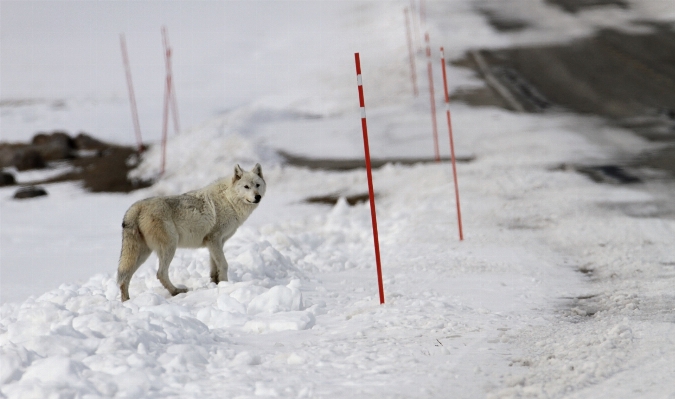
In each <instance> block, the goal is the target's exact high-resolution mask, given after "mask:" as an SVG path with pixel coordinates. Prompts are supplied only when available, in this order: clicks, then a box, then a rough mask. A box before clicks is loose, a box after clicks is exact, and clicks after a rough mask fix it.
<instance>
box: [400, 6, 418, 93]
mask: <svg viewBox="0 0 675 399" xmlns="http://www.w3.org/2000/svg"><path fill="white" fill-rule="evenodd" d="M404 13H405V30H406V34H407V37H408V58H410V80H411V81H412V87H413V94H414V95H415V97H417V95H418V94H419V92H418V90H417V66H416V65H415V53H414V51H413V43H412V34H411V33H410V15H409V14H410V13H409V12H408V8H407V7H406V9H405V10H404Z"/></svg>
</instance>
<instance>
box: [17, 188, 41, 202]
mask: <svg viewBox="0 0 675 399" xmlns="http://www.w3.org/2000/svg"><path fill="white" fill-rule="evenodd" d="M44 195H47V190H45V189H44V188H42V187H38V186H27V187H21V188H20V189H18V190H16V192H15V193H14V198H15V199H26V198H35V197H42V196H44Z"/></svg>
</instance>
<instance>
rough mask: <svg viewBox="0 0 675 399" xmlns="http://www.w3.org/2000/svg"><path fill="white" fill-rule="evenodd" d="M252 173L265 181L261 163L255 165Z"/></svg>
mask: <svg viewBox="0 0 675 399" xmlns="http://www.w3.org/2000/svg"><path fill="white" fill-rule="evenodd" d="M251 172H253V173H255V174H256V175H258V176H260V178H261V179H264V177H263V175H262V166H260V164H259V163H257V164H255V166H254V167H253V169H251Z"/></svg>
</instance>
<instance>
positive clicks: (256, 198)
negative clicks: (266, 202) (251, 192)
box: [253, 194, 262, 204]
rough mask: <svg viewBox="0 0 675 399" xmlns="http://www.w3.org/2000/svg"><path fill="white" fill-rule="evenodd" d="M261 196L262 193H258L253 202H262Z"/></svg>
mask: <svg viewBox="0 0 675 399" xmlns="http://www.w3.org/2000/svg"><path fill="white" fill-rule="evenodd" d="M260 198H262V197H261V196H260V194H256V196H255V199H254V201H253V202H255V203H256V204H257V203H258V202H260Z"/></svg>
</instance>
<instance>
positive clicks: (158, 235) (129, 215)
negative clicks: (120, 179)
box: [117, 164, 266, 301]
mask: <svg viewBox="0 0 675 399" xmlns="http://www.w3.org/2000/svg"><path fill="white" fill-rule="evenodd" d="M265 188H266V186H265V180H264V179H263V175H262V168H261V167H260V164H256V165H255V167H253V169H252V170H251V171H250V172H249V171H243V170H242V169H241V167H240V166H239V165H237V166H235V168H234V176H233V177H230V178H223V179H220V180H218V181H216V182H214V183H212V184H210V185H208V186H206V187H204V188H201V189H199V190H195V191H190V192H187V193H185V194H181V195H175V196H168V197H153V198H148V199H144V200H141V201H138V202H136V203H135V204H133V205H132V206H131V207H130V208H129V210H127V212H126V214H125V215H124V221H123V222H122V253H121V255H120V261H119V266H118V268H117V284H118V285H119V287H120V291H121V292H122V301H126V300H127V299H129V282H130V281H131V276H133V274H134V273H135V272H136V270H138V268H139V267H140V266H141V265H142V264H143V262H145V260H146V259H147V258H148V256H150V254H151V253H152V252H153V251H154V252H155V253H157V256H158V257H159V270H158V271H157V278H158V279H159V281H160V282H161V283H162V285H163V286H164V287H165V288H166V289H167V290H169V292H170V293H171V295H177V294H180V293H183V292H187V289H186V288H176V287H175V286H174V285H173V284H172V283H171V281H170V280H169V264H170V263H171V260H172V259H173V256H174V253H175V252H176V248H201V247H206V248H208V249H209V252H210V254H211V281H213V282H214V283H216V284H217V283H218V282H220V281H227V260H225V254H224V253H223V245H224V244H225V241H227V240H228V239H229V238H230V237H232V235H233V234H234V233H235V231H237V228H238V227H239V226H241V224H242V223H244V221H245V220H246V219H247V218H248V217H249V216H250V215H251V212H253V210H255V208H257V207H258V203H259V202H260V199H261V198H262V197H263V196H264V195H265Z"/></svg>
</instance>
